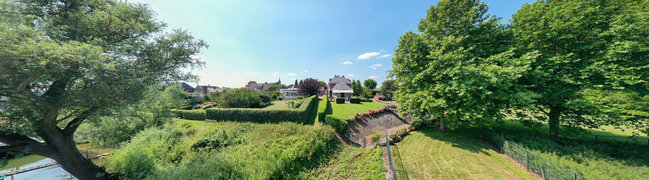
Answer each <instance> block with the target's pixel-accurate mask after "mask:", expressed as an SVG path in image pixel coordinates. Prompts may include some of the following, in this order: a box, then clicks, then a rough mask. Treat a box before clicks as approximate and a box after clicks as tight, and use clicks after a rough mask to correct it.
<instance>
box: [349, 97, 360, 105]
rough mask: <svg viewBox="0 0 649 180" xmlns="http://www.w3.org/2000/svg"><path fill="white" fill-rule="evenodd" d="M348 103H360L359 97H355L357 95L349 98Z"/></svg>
mask: <svg viewBox="0 0 649 180" xmlns="http://www.w3.org/2000/svg"><path fill="white" fill-rule="evenodd" d="M349 103H354V104H360V103H361V98H357V97H353V98H350V99H349Z"/></svg>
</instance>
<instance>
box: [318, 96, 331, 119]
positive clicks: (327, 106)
mask: <svg viewBox="0 0 649 180" xmlns="http://www.w3.org/2000/svg"><path fill="white" fill-rule="evenodd" d="M332 113H333V110H332V109H331V102H329V101H327V96H326V95H325V96H324V97H323V98H322V101H321V102H320V105H319V106H318V121H319V122H323V123H324V122H325V120H326V116H327V115H328V114H332Z"/></svg>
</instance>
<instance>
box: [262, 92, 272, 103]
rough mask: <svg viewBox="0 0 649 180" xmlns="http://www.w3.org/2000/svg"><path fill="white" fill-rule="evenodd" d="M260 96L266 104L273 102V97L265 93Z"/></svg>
mask: <svg viewBox="0 0 649 180" xmlns="http://www.w3.org/2000/svg"><path fill="white" fill-rule="evenodd" d="M259 98H261V102H262V103H264V105H266V104H270V103H271V102H273V98H272V97H270V96H268V95H265V94H260V95H259Z"/></svg>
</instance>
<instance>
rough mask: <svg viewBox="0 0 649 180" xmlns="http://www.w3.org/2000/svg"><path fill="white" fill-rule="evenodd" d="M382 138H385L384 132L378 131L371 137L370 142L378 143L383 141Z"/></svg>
mask: <svg viewBox="0 0 649 180" xmlns="http://www.w3.org/2000/svg"><path fill="white" fill-rule="evenodd" d="M381 136H383V131H377V132H375V133H374V134H372V135H370V142H372V143H377V142H379V140H381Z"/></svg>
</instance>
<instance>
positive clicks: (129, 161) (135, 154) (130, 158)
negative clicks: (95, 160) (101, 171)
mask: <svg viewBox="0 0 649 180" xmlns="http://www.w3.org/2000/svg"><path fill="white" fill-rule="evenodd" d="M111 159H113V160H112V161H109V162H107V164H106V166H107V167H108V168H107V170H108V171H110V172H119V173H121V174H123V175H124V176H126V177H128V178H131V179H142V178H145V177H146V176H147V175H149V174H152V173H153V171H154V170H155V162H154V160H153V159H152V158H151V157H149V156H148V155H147V153H146V152H144V151H136V150H130V151H128V152H120V153H119V154H115V155H113V156H111Z"/></svg>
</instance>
